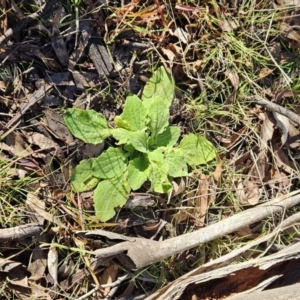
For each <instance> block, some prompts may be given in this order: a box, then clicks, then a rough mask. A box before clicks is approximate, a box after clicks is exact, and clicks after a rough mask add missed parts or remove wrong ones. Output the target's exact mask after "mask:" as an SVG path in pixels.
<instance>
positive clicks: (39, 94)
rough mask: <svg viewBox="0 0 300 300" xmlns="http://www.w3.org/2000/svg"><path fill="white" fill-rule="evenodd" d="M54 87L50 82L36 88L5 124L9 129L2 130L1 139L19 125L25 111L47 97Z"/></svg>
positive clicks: (0, 132)
mask: <svg viewBox="0 0 300 300" xmlns="http://www.w3.org/2000/svg"><path fill="white" fill-rule="evenodd" d="M51 89H52V86H51V85H49V84H45V85H42V86H41V87H40V88H39V89H38V90H36V91H35V92H34V93H33V95H32V96H31V97H30V98H29V100H28V102H26V103H25V104H23V105H21V107H20V110H19V111H18V112H17V113H16V114H15V115H14V117H13V118H12V119H11V120H10V121H9V122H8V123H7V124H6V125H5V127H6V128H7V129H8V130H7V131H6V132H4V130H2V131H0V140H1V139H3V138H4V137H6V136H7V135H8V134H9V133H11V132H12V131H13V130H14V129H15V128H16V127H17V126H18V125H19V122H18V121H19V120H20V118H21V117H22V116H23V115H24V113H25V112H26V111H27V110H28V109H29V108H30V107H31V106H33V105H34V104H35V103H37V102H38V101H39V100H41V99H42V98H44V97H45V95H46V94H47V93H48V92H49V91H50V90H51Z"/></svg>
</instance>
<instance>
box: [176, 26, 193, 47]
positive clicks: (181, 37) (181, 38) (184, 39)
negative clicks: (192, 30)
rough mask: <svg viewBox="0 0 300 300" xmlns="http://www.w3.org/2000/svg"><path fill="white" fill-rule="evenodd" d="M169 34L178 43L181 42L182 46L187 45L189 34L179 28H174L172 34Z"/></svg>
mask: <svg viewBox="0 0 300 300" xmlns="http://www.w3.org/2000/svg"><path fill="white" fill-rule="evenodd" d="M171 34H172V35H174V36H176V37H177V38H178V39H179V41H181V42H182V43H184V44H187V43H188V42H189V41H190V39H191V37H190V35H189V33H188V32H187V31H185V30H184V29H183V28H181V27H176V29H175V30H174V32H172V33H171Z"/></svg>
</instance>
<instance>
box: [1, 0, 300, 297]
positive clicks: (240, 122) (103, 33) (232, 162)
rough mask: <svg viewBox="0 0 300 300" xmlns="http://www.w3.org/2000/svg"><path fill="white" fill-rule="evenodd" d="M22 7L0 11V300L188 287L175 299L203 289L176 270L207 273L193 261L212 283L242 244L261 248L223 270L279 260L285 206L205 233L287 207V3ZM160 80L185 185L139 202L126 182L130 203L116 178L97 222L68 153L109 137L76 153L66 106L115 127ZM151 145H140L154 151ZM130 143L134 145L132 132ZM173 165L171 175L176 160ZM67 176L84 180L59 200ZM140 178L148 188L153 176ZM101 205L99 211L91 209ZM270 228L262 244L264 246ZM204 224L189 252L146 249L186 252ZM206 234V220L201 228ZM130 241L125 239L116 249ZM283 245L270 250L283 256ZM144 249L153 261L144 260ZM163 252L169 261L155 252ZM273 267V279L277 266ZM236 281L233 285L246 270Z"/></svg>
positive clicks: (76, 157)
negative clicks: (274, 202) (119, 194)
mask: <svg viewBox="0 0 300 300" xmlns="http://www.w3.org/2000/svg"><path fill="white" fill-rule="evenodd" d="M33 2H34V4H33V5H30V4H24V5H23V4H21V2H19V1H16V2H13V1H11V2H9V1H2V2H1V14H0V15H1V16H0V34H1V36H0V44H1V49H0V62H1V63H0V105H1V114H0V135H1V142H0V149H1V153H0V171H1V178H2V179H1V187H2V190H3V192H1V198H0V209H1V214H0V222H1V229H0V230H1V233H2V234H1V244H0V247H1V253H2V255H3V259H4V261H3V263H1V272H0V276H1V283H2V285H3V288H2V289H1V293H2V294H1V296H2V297H6V298H8V299H9V298H12V297H15V298H17V299H26V298H29V297H30V295H31V296H32V295H35V297H36V299H75V298H78V299H84V298H90V299H94V298H95V297H97V298H99V297H102V298H105V297H111V298H115V299H119V298H120V299H122V297H123V298H124V297H131V296H133V297H135V296H137V297H140V299H141V298H146V297H148V298H149V299H150V298H151V297H152V298H151V299H160V298H158V297H159V296H157V295H158V294H160V295H161V297H163V296H162V295H163V293H164V290H165V289H166V287H168V289H169V295H172V293H173V292H174V291H176V290H177V289H178V288H179V289H180V293H181V295H186V296H185V297H188V296H187V294H186V293H185V289H186V287H187V286H188V285H190V287H189V290H191V287H192V284H193V283H194V282H196V281H197V280H198V286H199V288H200V287H201V288H202V291H203V289H205V284H204V283H202V284H200V283H199V282H200V281H199V278H198V279H195V278H193V276H189V275H187V274H188V272H189V271H192V270H194V272H195V273H196V272H199V273H201V272H203V270H202V269H197V267H198V266H199V262H200V261H202V262H203V263H204V266H203V268H209V267H206V266H207V264H209V263H210V262H209V260H212V262H211V263H212V264H213V262H214V261H215V259H216V265H215V266H213V267H210V268H211V269H210V271H214V272H216V274H217V275H216V274H214V275H212V277H211V278H212V279H213V278H219V277H220V276H219V275H218V274H221V273H222V272H223V271H224V270H223V271H222V270H221V269H220V266H218V265H217V261H218V259H219V260H222V258H224V259H225V258H226V257H227V256H226V255H229V256H230V255H233V253H234V252H235V251H237V250H238V249H239V248H241V249H242V248H243V247H246V246H244V245H245V243H246V242H250V244H252V243H253V244H255V242H256V241H255V240H254V238H255V237H260V239H262V240H263V239H265V240H264V241H263V242H260V244H257V245H258V246H255V247H257V248H256V249H255V251H254V250H253V249H252V250H251V251H250V248H247V251H246V250H245V251H246V252H243V253H242V252H239V254H238V255H237V256H236V257H235V258H234V259H233V261H235V264H233V265H238V266H240V265H239V264H238V262H240V261H241V260H243V259H245V257H247V259H250V258H255V259H257V258H256V257H257V253H260V255H261V257H262V259H266V260H268V259H270V260H271V261H274V258H273V257H272V256H270V255H271V254H272V253H273V252H274V251H277V250H278V249H280V248H283V249H287V250H286V251H288V249H289V246H290V245H293V244H295V245H296V242H297V239H298V235H299V233H298V229H297V227H295V226H294V227H293V226H292V225H294V224H296V222H298V221H299V220H297V219H296V217H295V219H293V221H292V223H290V225H287V227H286V228H284V229H282V228H281V229H280V230H279V229H278V228H280V224H281V222H282V224H284V222H285V221H286V220H288V219H289V218H292V217H293V216H296V215H297V212H298V211H299V209H298V208H299V204H298V203H297V202H296V201H295V202H293V203H294V204H293V205H291V207H290V208H289V209H286V210H285V209H284V210H283V211H276V213H274V214H271V215H268V214H265V215H263V216H262V217H261V219H255V221H253V222H250V221H251V219H249V220H250V221H249V222H248V220H245V222H244V223H243V224H240V227H238V228H237V227H232V228H233V229H231V230H229V231H226V233H224V234H223V235H222V236H219V235H218V234H216V235H214V234H213V230H214V228H215V227H214V226H215V224H220V226H222V224H223V223H222V221H226V220H228V222H229V221H230V220H231V219H230V218H231V217H235V216H236V217H237V218H238V216H239V213H241V212H243V211H244V212H248V211H249V209H251V208H256V207H257V208H259V206H258V205H262V204H263V203H268V202H269V201H271V199H275V198H276V197H280V196H281V197H287V198H286V199H285V202H289V201H290V200H289V199H290V198H289V193H293V191H297V190H298V184H299V178H298V176H299V175H298V174H299V166H298V164H299V161H298V159H299V157H300V155H299V152H300V149H299V146H300V145H299V124H300V123H299V117H298V115H299V112H300V109H299V107H300V106H299V73H300V72H299V67H298V65H299V64H298V52H297V49H298V47H299V37H300V32H299V16H298V15H299V1H276V2H274V1H264V2H260V3H258V2H256V1H249V2H236V1H223V2H222V3H219V2H218V3H217V2H209V1H203V2H201V4H197V3H195V2H191V1H183V2H181V3H175V2H174V1H139V0H136V1H125V2H124V3H123V2H122V1H107V2H105V3H104V2H101V3H100V2H97V1H93V0H92V1H89V0H83V1H82V2H81V3H78V1H74V4H76V5H77V9H78V18H79V19H78V21H79V23H77V22H76V21H75V19H76V14H75V9H74V6H72V5H71V3H68V4H66V3H59V2H57V1H51V0H49V1H47V3H46V4H41V3H39V2H37V1H33ZM75 2H76V3H75ZM41 5H42V6H41ZM122 5H123V6H122ZM39 8H40V9H39ZM76 23H77V24H79V26H78V27H76ZM76 36H78V41H77V42H76V40H77V38H76ZM76 44H77V45H76ZM161 66H164V69H165V70H167V73H162V76H165V77H164V78H162V84H158V85H156V84H157V83H156V82H151V80H152V79H151V78H152V75H153V73H154V72H155V70H158V72H160V70H162V69H161ZM146 82H148V83H147V84H146ZM166 82H168V83H172V84H173V85H174V86H176V89H175V97H174V93H173V92H172V90H166V91H164V92H165V94H166V97H165V99H164V101H165V103H166V104H165V105H166V106H168V107H169V106H171V109H170V112H171V114H170V118H169V120H170V125H171V126H170V128H180V136H179V137H178V138H179V143H178V144H177V145H180V148H181V149H182V150H183V151H184V152H185V153H186V154H187V155H188V156H190V158H189V162H190V164H189V165H190V166H192V167H189V169H188V174H189V175H188V176H183V175H185V174H186V172H183V173H182V174H183V175H181V177H179V178H173V179H172V180H171V181H170V184H169V190H168V192H169V193H168V194H167V193H166V194H159V193H153V192H151V190H150V187H151V186H150V183H149V182H145V183H144V184H143V183H141V182H144V181H145V180H144V179H143V180H142V179H140V180H139V181H136V180H131V186H132V187H135V188H136V189H137V191H135V192H134V193H130V188H129V186H128V185H127V184H125V183H124V184H123V187H122V189H123V190H124V193H123V194H124V195H123V198H122V202H124V204H125V205H124V207H122V208H121V207H118V206H119V205H120V203H118V204H117V205H116V208H115V209H113V210H112V211H111V216H113V215H114V214H116V216H115V217H113V218H111V219H108V220H106V221H105V222H100V221H99V220H98V219H97V217H96V213H95V207H94V197H95V194H94V193H93V192H91V191H87V192H86V191H85V189H86V186H88V187H89V188H88V190H90V189H92V188H94V187H96V186H97V184H98V182H99V179H98V178H97V177H95V176H94V175H93V174H94V173H93V168H92V165H90V164H86V165H84V163H83V162H84V161H83V159H95V157H98V156H99V155H100V156H101V154H102V153H104V151H106V150H107V149H108V148H109V147H111V146H115V145H116V141H115V140H114V139H113V138H109V139H108V140H107V142H105V143H100V141H102V138H103V136H99V138H98V140H93V141H91V140H89V141H88V142H89V143H84V142H81V141H79V140H78V139H76V138H74V136H73V134H72V133H74V132H70V130H69V129H68V126H66V125H67V124H65V121H64V115H65V114H66V111H67V113H68V111H70V110H66V109H70V108H80V109H82V110H88V109H93V110H94V111H95V112H101V113H102V114H103V120H102V121H105V122H102V121H101V120H100V121H99V119H97V118H96V119H97V120H94V119H93V120H92V121H93V122H91V120H90V119H87V125H92V127H93V126H94V124H95V122H96V123H97V124H98V125H97V126H102V127H103V126H104V127H105V128H111V126H112V124H113V121H114V120H115V122H116V120H118V119H117V118H116V119H115V116H119V115H120V114H121V113H122V112H123V115H124V116H125V117H124V118H123V119H124V120H127V119H128V118H129V119H130V120H131V117H128V116H127V117H126V114H127V112H126V105H125V107H124V103H125V98H126V96H128V95H129V94H131V95H133V94H134V95H137V96H138V97H141V98H142V99H144V101H145V103H147V102H148V103H149V105H150V106H151V104H150V103H151V102H152V97H153V96H155V95H153V93H152V92H151V88H152V89H153V86H155V87H157V88H158V90H157V94H158V95H159V94H160V93H161V90H164V87H165V86H168V84H164V83H166ZM144 87H145V88H144ZM149 87H150V90H149ZM173 98H174V99H173ZM134 109H136V108H134ZM121 116H122V115H121ZM134 116H135V117H141V119H143V118H144V116H143V115H134ZM163 119H164V118H163V117H162V120H163ZM124 120H123V121H124ZM164 120H165V119H164ZM99 122H100V123H99ZM118 122H119V124H121V123H122V120H120V119H119V120H118ZM134 122H139V121H138V118H136V119H135V121H134ZM99 124H100V125H99ZM134 124H135V125H136V123H134ZM134 124H130V126H135V125H134ZM123 125H124V123H123ZM152 126H153V128H152V130H153V131H155V130H158V131H159V130H160V127H161V126H162V127H164V124H160V123H154V121H153V124H152ZM91 130H93V129H91ZM175 131H176V130H173V129H170V131H169V132H168V135H165V136H163V138H164V139H165V138H166V137H170V139H171V140H172V137H174V136H175V135H177V133H176V132H175ZM117 134H118V136H119V137H120V136H121V132H118V133H116V135H117ZM157 134H158V136H159V132H157ZM189 134H192V135H190V136H189ZM104 136H105V137H107V136H106V135H104ZM93 137H94V136H93ZM121 137H122V139H123V140H126V139H127V138H128V137H127V136H124V134H123V135H122V136H121ZM199 137H205V138H206V139H208V140H209V141H210V142H211V144H212V145H213V146H212V147H211V148H209V147H206V148H204V149H203V148H201V147H199V148H198V150H199V156H198V157H194V156H193V155H191V153H190V148H191V146H193V145H194V144H197V142H199ZM163 138H161V140H159V138H157V140H156V142H157V143H164V142H163ZM118 140H119V141H120V139H119V138H118ZM176 140H177V139H175V138H174V141H175V143H176ZM91 142H92V143H93V144H95V145H93V144H90V143H91ZM132 143H135V144H137V143H138V144H139V149H143V147H144V146H145V143H143V139H142V134H141V136H140V137H139V139H136V140H132ZM170 143H172V141H171V142H170ZM177 145H176V146H177ZM213 149H216V151H217V158H216V159H215V160H214V157H215V156H214V155H213V151H214V150H213ZM170 155H173V156H174V155H175V153H173V154H172V153H171V154H170ZM203 158H204V161H203ZM169 159H170V158H169ZM211 159H213V160H212V161H211V162H209V163H207V161H210V160H211ZM177 161H178V163H176V164H173V166H172V168H173V171H174V172H175V170H176V167H177V166H179V165H180V160H177ZM135 162H136V161H135ZM203 162H204V164H203ZM199 164H202V165H201V166H199ZM76 166H78V168H81V171H80V172H82V174H83V175H82V176H84V177H85V180H84V181H82V180H81V181H80V182H78V185H77V190H76V191H72V187H71V185H70V182H72V176H73V175H72V174H73V171H74V169H75V168H76ZM163 167H164V164H163V163H161V168H163ZM109 171H111V170H107V172H108V173H109ZM175 173H176V172H175ZM175 173H173V174H175ZM171 174H172V173H171ZM149 176H150V175H149ZM151 176H152V178H154V176H158V177H159V176H160V177H159V178H162V177H161V174H152V175H151ZM118 180H121V181H122V180H123V179H120V178H119V179H118ZM107 184H109V185H112V181H110V182H107V183H106V185H105V186H104V187H101V186H100V187H101V188H99V189H98V190H97V191H96V196H97V195H99V197H103V195H105V193H104V191H105V190H106V189H107ZM141 184H142V186H141ZM156 184H157V186H159V184H158V183H156ZM159 188H162V187H161V185H160V187H159ZM83 190H84V191H83ZM295 193H296V192H295ZM129 194H130V196H129ZM291 195H292V194H291ZM291 197H292V196H291ZM103 209H104V210H105V209H107V208H106V207H103V206H100V208H98V210H103ZM109 209H111V208H109ZM96 210H97V208H96ZM250 213H251V210H250ZM253 214H255V212H253ZM241 218H243V215H241ZM247 218H251V214H249V215H248V217H247ZM270 220H271V221H270ZM226 222H227V221H226ZM212 225H214V226H212ZM210 226H212V227H210ZM99 227H100V228H102V231H101V232H100V233H99V232H97V230H98V229H99ZM210 228H211V230H210ZM274 228H277V229H278V231H276V232H277V233H278V235H277V236H273V237H272V238H270V237H269V234H271V233H272V232H273V230H274ZM206 229H207V232H210V231H211V232H210V233H208V235H211V237H210V238H208V239H207V240H206V241H205V242H201V241H202V240H201V239H200V240H199V244H198V245H197V246H196V245H193V246H191V248H188V247H183V248H178V249H177V251H174V252H172V251H171V250H174V249H175V248H176V247H175V245H176V240H171V241H174V244H173V247H170V248H165V251H164V252H162V253H160V250H161V248H160V246H158V244H157V243H159V242H162V243H163V241H165V242H167V243H168V240H170V239H172V238H175V237H178V238H181V239H182V242H181V245H186V244H187V241H186V240H184V238H185V235H186V234H188V233H197V231H199V233H201V230H206ZM221 229H222V228H219V227H217V226H216V231H218V230H219V232H222V230H221ZM277 229H276V230H277ZM79 230H81V232H79ZM85 230H86V232H89V234H86V233H85ZM202 232H203V234H205V232H206V231H202ZM76 234H77V235H76ZM113 234H115V235H113ZM124 239H125V241H126V240H127V242H128V244H126V247H125V248H123V246H122V243H120V246H119V242H120V241H122V240H124ZM52 241H53V242H52ZM134 241H140V244H139V242H136V243H135V244H132V245H134V246H130V244H129V243H134ZM266 241H268V242H266ZM152 242H153V243H152ZM200 244H201V245H200ZM159 245H160V244H159ZM161 245H167V244H161ZM110 247H111V248H110ZM118 247H119V248H118ZM128 247H129V248H128ZM135 247H137V249H138V250H134V249H135ZM162 247H165V246H162ZM171 248H174V249H171ZM124 249H125V250H126V251H127V250H128V251H129V252H128V253H129V257H131V258H134V262H135V263H138V265H139V266H140V268H141V269H140V270H137V269H136V268H135V267H136V266H134V265H133V264H132V261H131V262H130V260H128V257H126V255H125V253H124ZM170 249H171V250H170ZM274 249H275V250H274ZM276 249H277V250H276ZM133 250H134V251H138V252H140V253H147V255H150V256H152V257H154V258H153V259H149V260H147V259H148V258H147V255H146V254H145V255H144V258H145V260H146V263H145V262H143V263H142V261H141V260H135V259H136V257H135V255H137V252H134V251H133ZM203 250H204V252H203ZM130 251H133V252H130ZM284 251H285V250H283V254H279V255H282V257H283V262H285V261H286V262H287V261H288V259H289V258H287V256H285V253H284ZM100 253H102V254H100ZM158 253H160V255H161V256H160V259H158V260H156V259H155V254H158ZM171 253H173V254H174V256H173V257H171V258H169V255H170V254H171ZM203 253H204V254H203ZM278 253H280V252H278ZM246 254H247V255H246ZM293 255H294V254H293ZM116 258H117V259H116ZM296 258H297V257H296ZM296 258H295V260H294V261H293V262H295V264H296V262H297V259H296ZM139 259H140V258H139ZM272 259H273V260H272ZM230 261H232V260H230ZM223 263H224V262H223ZM260 263H261V264H263V262H258V264H260ZM148 264H150V265H148ZM146 267H147V270H146V269H144V268H146ZM200 268H201V267H200ZM238 268H240V267H238ZM247 268H250V266H247ZM245 269H246V267H245ZM241 270H243V267H242V266H241ZM282 270H283V271H282V273H281V275H282V276H283V277H285V276H286V274H287V273H288V271H289V270H292V267H290V269H288V268H287V269H284V268H282ZM207 271H208V269H206V271H205V272H207ZM252 271H253V269H252ZM218 272H219V273H218ZM224 272H225V271H224ZM226 272H227V273H228V274H233V273H235V272H237V271H236V270H234V271H233V270H231V269H228V270H226ZM226 272H225V273H226ZM239 272H241V273H239V274H240V278H244V279H245V281H246V282H247V280H246V279H247V276H248V275H247V274H245V273H243V272H242V271H239ZM255 272H256V271H255ZM255 272H253V274H256V273H255ZM225 273H222V274H225ZM227 273H226V274H227ZM271 273H272V272H271ZM273 275H274V276H275V275H276V276H277V275H278V274H273ZM214 276H215V277H214ZM222 276H224V275H222ZM231 278H233V277H232V276H231ZM257 278H260V277H259V276H257ZM184 280H186V283H185V286H182V285H181V283H180V282H184ZM233 280H235V279H233ZM295 280H296V279H295ZM297 280H298V281H299V280H300V279H299V278H298V279H297ZM236 283H237V281H236ZM258 284H259V282H257V285H258ZM268 284H269V286H270V287H272V288H274V287H279V286H281V285H282V282H280V281H279V280H277V281H276V279H275V281H274V282H273V283H272V284H271V283H270V282H269V281H268V283H266V285H268ZM241 286H243V290H242V289H239V290H234V289H232V290H231V291H230V293H239V292H243V291H245V290H247V289H250V288H253V287H252V286H250V285H249V284H248V285H247V284H246V285H241ZM227 287H228V286H227ZM227 290H228V289H227ZM170 291H171V293H170ZM177 291H178V290H177ZM198 292H199V291H198ZM195 293H196V289H194V294H195ZM199 293H200V292H199ZM226 293H227V292H225V291H224V289H223V287H222V286H218V287H216V288H215V289H214V290H213V291H210V294H209V295H207V297H210V298H212V297H214V299H222V297H224V295H225V294H226ZM151 295H153V296H151ZM166 295H167V294H165V296H166ZM202 295H204V294H203V293H202ZM194 296H195V295H191V297H190V298H191V299H195V298H193V297H194ZM226 296H228V294H226ZM166 297H170V296H166ZM179 297H180V295H178V297H177V298H179ZM182 297H183V296H182ZM203 297H204V296H203ZM165 299H168V298H165ZM185 299H187V298H185Z"/></svg>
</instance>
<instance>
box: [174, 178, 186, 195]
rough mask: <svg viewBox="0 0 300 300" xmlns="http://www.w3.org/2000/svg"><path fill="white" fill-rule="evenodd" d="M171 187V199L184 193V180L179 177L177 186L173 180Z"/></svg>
mask: <svg viewBox="0 0 300 300" xmlns="http://www.w3.org/2000/svg"><path fill="white" fill-rule="evenodd" d="M172 186H173V191H172V197H174V196H177V195H179V194H181V193H183V192H184V191H185V188H186V184H185V180H184V179H183V178H182V177H181V178H180V181H179V184H178V183H177V182H176V181H175V180H173V181H172Z"/></svg>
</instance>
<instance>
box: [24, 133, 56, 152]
mask: <svg viewBox="0 0 300 300" xmlns="http://www.w3.org/2000/svg"><path fill="white" fill-rule="evenodd" d="M25 135H26V137H27V140H28V142H29V143H32V144H34V145H37V146H39V147H40V148H41V149H49V148H54V149H59V148H60V147H59V145H58V144H57V143H55V142H54V141H53V140H52V139H50V138H48V137H46V136H44V135H43V134H41V133H38V132H33V133H32V134H28V133H25Z"/></svg>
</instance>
